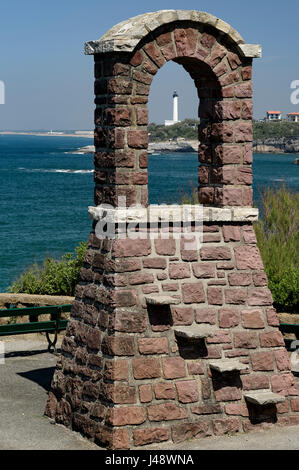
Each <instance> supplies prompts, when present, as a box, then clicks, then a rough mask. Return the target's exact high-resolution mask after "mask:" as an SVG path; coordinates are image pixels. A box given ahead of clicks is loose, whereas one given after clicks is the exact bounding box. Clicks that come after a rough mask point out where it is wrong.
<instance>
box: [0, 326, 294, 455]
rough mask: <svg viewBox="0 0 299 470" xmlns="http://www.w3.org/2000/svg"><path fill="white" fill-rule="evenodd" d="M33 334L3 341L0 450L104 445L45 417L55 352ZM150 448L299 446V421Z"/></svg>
mask: <svg viewBox="0 0 299 470" xmlns="http://www.w3.org/2000/svg"><path fill="white" fill-rule="evenodd" d="M29 336H31V338H32V336H33V335H26V336H25V337H23V338H21V337H18V339H15V338H13V339H12V338H10V339H9V340H8V341H7V342H6V341H5V350H6V357H5V364H0V450H101V449H99V447H97V446H95V445H94V444H92V443H91V442H89V441H87V440H85V439H83V438H82V437H81V436H80V435H79V434H77V433H74V432H71V431H70V430H69V429H66V428H65V427H63V426H60V425H55V424H51V422H50V420H49V419H48V418H47V417H45V416H43V412H44V408H45V404H46V401H47V391H48V389H49V386H50V382H51V378H52V375H53V371H54V367H55V364H56V361H57V357H56V356H54V355H52V354H49V353H48V352H47V351H46V348H47V343H46V342H45V341H43V340H41V339H40V337H37V338H36V337H35V336H34V338H35V339H29ZM297 382H298V384H299V379H297ZM149 448H150V449H155V450H156V449H159V450H166V449H169V450H177V449H180V450H298V449H299V426H293V427H289V428H277V429H272V430H269V431H262V432H254V433H250V434H239V435H235V436H231V437H229V436H224V437H217V438H215V437H211V438H206V439H200V440H193V441H188V442H184V443H182V444H176V445H170V444H167V445H166V444H159V445H156V446H150V447H149Z"/></svg>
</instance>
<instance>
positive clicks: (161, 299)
mask: <svg viewBox="0 0 299 470" xmlns="http://www.w3.org/2000/svg"><path fill="white" fill-rule="evenodd" d="M145 301H146V303H147V305H177V304H180V303H181V300H180V299H176V298H175V297H171V296H170V295H157V294H156V295H147V296H146V297H145Z"/></svg>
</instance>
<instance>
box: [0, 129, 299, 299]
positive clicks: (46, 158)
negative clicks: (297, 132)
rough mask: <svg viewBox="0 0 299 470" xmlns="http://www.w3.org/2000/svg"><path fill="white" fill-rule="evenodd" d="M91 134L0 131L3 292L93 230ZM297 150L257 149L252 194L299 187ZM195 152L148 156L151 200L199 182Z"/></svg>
mask: <svg viewBox="0 0 299 470" xmlns="http://www.w3.org/2000/svg"><path fill="white" fill-rule="evenodd" d="M92 143H93V141H92V139H88V138H79V137H78V138H77V137H63V136H57V137H56V136H49V137H48V136H36V135H0V292H5V291H6V290H7V288H8V287H9V286H10V285H11V284H12V282H13V281H14V280H15V279H16V278H17V277H18V276H19V275H20V274H21V273H22V272H23V271H24V270H26V268H28V266H30V265H32V264H33V263H34V262H37V263H41V262H42V261H43V259H44V258H45V257H46V256H53V257H55V258H59V257H61V256H62V255H63V254H64V253H66V252H73V251H74V249H75V247H76V245H77V244H78V243H79V242H80V241H86V240H87V239H88V236H89V232H90V229H91V223H92V222H91V220H90V219H89V218H88V212H87V208H88V206H92V205H94V202H93V187H94V183H93V155H91V154H90V155H89V154H78V153H74V151H77V150H78V149H79V148H81V147H83V146H86V145H91V144H92ZM296 157H298V155H294V154H292V155H288V154H281V155H280V154H255V155H254V162H253V175H254V184H253V190H254V200H255V201H256V204H257V205H258V204H259V194H260V192H261V191H262V190H263V188H265V187H267V186H273V185H274V186H279V185H281V184H283V183H285V184H286V185H287V186H288V187H289V188H290V189H292V190H294V191H299V166H298V165H294V164H293V161H294V160H295V158H296ZM197 165H198V162H197V155H196V154H195V153H169V154H152V155H149V168H148V171H149V202H150V203H151V204H161V203H167V204H174V203H177V202H179V201H180V200H181V197H182V194H183V193H185V192H191V191H192V188H195V187H196V185H197Z"/></svg>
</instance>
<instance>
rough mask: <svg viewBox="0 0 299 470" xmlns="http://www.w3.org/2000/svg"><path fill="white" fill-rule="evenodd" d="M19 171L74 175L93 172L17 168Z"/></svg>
mask: <svg viewBox="0 0 299 470" xmlns="http://www.w3.org/2000/svg"><path fill="white" fill-rule="evenodd" d="M18 170H20V171H27V172H29V173H76V174H87V173H93V172H94V170H70V169H60V168H53V169H52V168H51V169H45V168H22V167H20V168H18Z"/></svg>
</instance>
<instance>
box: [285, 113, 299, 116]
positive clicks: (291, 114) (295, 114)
mask: <svg viewBox="0 0 299 470" xmlns="http://www.w3.org/2000/svg"><path fill="white" fill-rule="evenodd" d="M287 116H299V113H288V114H287Z"/></svg>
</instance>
